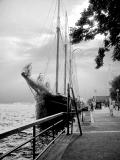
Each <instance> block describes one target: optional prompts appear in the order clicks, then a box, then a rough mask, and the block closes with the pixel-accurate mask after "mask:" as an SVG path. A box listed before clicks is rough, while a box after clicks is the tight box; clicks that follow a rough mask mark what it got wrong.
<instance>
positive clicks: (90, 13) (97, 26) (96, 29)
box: [71, 0, 120, 68]
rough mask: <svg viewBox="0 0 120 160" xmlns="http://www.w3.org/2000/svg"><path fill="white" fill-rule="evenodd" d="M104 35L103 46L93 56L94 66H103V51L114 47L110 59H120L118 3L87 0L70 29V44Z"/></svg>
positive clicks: (114, 0)
mask: <svg viewBox="0 0 120 160" xmlns="http://www.w3.org/2000/svg"><path fill="white" fill-rule="evenodd" d="M97 34H101V35H103V36H104V41H103V43H104V47H102V48H99V50H98V55H97V56H96V58H95V61H96V64H97V66H96V68H100V67H101V66H103V59H104V56H105V53H106V52H108V51H109V50H110V49H111V47H114V50H113V54H112V59H113V61H116V60H117V61H120V3H119V0H89V6H88V8H87V9H85V10H84V11H83V12H82V13H81V17H80V19H79V20H78V21H77V23H76V27H74V28H73V29H72V32H71V37H72V44H76V43H79V42H81V41H83V40H85V41H87V40H91V39H94V38H95V36H96V35H97Z"/></svg>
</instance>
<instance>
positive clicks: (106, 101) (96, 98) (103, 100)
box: [93, 96, 110, 108]
mask: <svg viewBox="0 0 120 160" xmlns="http://www.w3.org/2000/svg"><path fill="white" fill-rule="evenodd" d="M109 98H110V97H109V96H93V100H94V101H95V102H96V107H95V108H101V107H102V104H104V105H105V106H108V105H109Z"/></svg>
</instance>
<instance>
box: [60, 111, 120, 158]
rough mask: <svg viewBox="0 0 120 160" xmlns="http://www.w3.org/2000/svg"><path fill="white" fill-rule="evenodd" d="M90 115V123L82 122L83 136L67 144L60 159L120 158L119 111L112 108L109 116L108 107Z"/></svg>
mask: <svg viewBox="0 0 120 160" xmlns="http://www.w3.org/2000/svg"><path fill="white" fill-rule="evenodd" d="M87 114H88V113H87ZM90 117H91V124H90V123H88V122H87V123H86V122H85V121H84V122H83V123H82V129H83V136H82V137H80V136H78V137H77V138H76V139H75V140H74V141H72V142H71V143H70V144H69V145H68V146H67V148H66V149H65V151H64V153H63V155H62V157H61V160H88V159H89V160H120V111H115V110H114V116H113V117H111V116H110V112H109V109H108V108H103V109H102V110H95V111H93V112H92V113H90ZM85 118H86V117H85ZM78 133H79V130H78V129H77V128H76V131H75V134H76V135H78Z"/></svg>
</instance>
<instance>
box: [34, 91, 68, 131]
mask: <svg viewBox="0 0 120 160" xmlns="http://www.w3.org/2000/svg"><path fill="white" fill-rule="evenodd" d="M40 100H41V101H39V103H36V119H40V118H43V117H46V116H50V115H53V114H57V113H60V112H67V98H66V97H64V96H61V95H51V94H48V95H45V96H42V98H41V96H40ZM58 120H59V118H57V119H56V120H55V122H57V121H58ZM53 123H54V122H52V121H51V122H47V123H44V124H43V125H40V129H45V128H47V127H49V126H50V125H52V124H53ZM64 126H65V122H63V123H62V124H60V125H59V126H58V131H60V130H61V129H63V128H64ZM56 131H57V128H56Z"/></svg>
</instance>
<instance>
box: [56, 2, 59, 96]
mask: <svg viewBox="0 0 120 160" xmlns="http://www.w3.org/2000/svg"><path fill="white" fill-rule="evenodd" d="M59 37H60V0H58V16H57V55H56V93H58V75H59Z"/></svg>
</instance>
